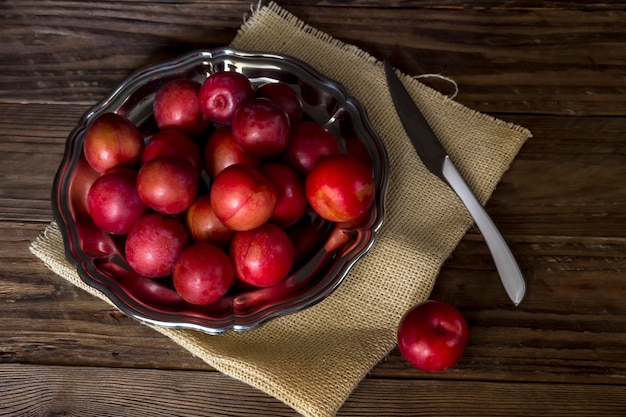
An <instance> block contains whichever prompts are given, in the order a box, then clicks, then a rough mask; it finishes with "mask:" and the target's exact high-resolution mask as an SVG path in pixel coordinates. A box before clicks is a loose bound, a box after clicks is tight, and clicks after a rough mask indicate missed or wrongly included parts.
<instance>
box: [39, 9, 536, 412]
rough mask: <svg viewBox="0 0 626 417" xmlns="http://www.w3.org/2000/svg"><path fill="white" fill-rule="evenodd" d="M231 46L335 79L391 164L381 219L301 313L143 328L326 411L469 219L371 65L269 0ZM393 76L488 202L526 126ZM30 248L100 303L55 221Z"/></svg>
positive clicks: (391, 331)
mask: <svg viewBox="0 0 626 417" xmlns="http://www.w3.org/2000/svg"><path fill="white" fill-rule="evenodd" d="M232 46H233V47H236V48H239V49H243V50H251V51H269V52H277V53H282V54H288V55H292V56H295V57H297V58H300V59H301V60H303V61H305V62H307V63H309V64H310V65H312V66H313V67H315V68H316V69H318V70H319V71H320V72H322V73H323V74H325V75H327V76H329V77H330V78H333V79H336V80H338V81H339V82H341V83H343V84H344V85H345V86H346V87H347V89H348V90H349V91H350V93H351V94H352V95H353V96H355V97H356V98H358V99H359V100H360V101H361V102H362V103H363V105H364V106H365V108H366V109H367V112H368V114H369V117H370V119H371V122H372V124H373V126H374V128H375V129H376V131H377V132H378V133H379V135H380V136H381V138H382V140H383V141H384V143H385V145H386V148H387V151H388V154H389V160H390V164H391V175H390V181H389V189H388V194H387V198H386V220H385V224H384V227H383V229H382V231H381V233H380V235H379V236H378V238H377V240H376V243H375V244H374V246H373V248H372V249H371V251H370V252H369V253H368V254H367V255H366V256H365V257H364V258H363V259H361V260H360V261H359V262H358V263H357V264H356V265H355V266H354V268H353V269H352V270H351V272H350V273H349V275H348V276H347V278H346V279H345V281H344V283H343V284H342V285H341V286H340V287H339V288H338V289H337V290H336V291H335V292H334V293H333V294H332V295H331V296H329V297H328V298H327V299H325V300H324V301H322V302H321V303H319V304H317V305H316V306H314V307H312V308H310V309H308V310H306V311H303V312H300V313H296V314H292V315H289V316H287V317H283V318H280V319H276V320H274V321H271V322H269V323H267V324H266V325H264V326H262V327H260V328H258V329H256V330H253V331H250V332H246V333H234V332H230V333H227V334H223V335H219V336H211V335H207V334H203V333H200V332H197V331H188V330H175V329H167V328H159V327H154V326H152V327H153V328H154V329H155V330H156V331H158V332H160V333H162V334H164V335H166V336H167V337H169V338H171V339H172V340H173V341H175V342H176V343H178V344H179V345H181V346H182V347H184V348H185V349H187V350H189V352H191V353H192V354H193V355H195V356H197V357H199V358H201V359H203V360H204V361H205V362H206V363H208V364H210V365H211V366H213V367H215V368H216V369H218V370H219V371H221V372H223V373H225V374H227V375H230V376H232V377H234V378H236V379H238V380H241V381H244V382H246V383H248V384H250V385H252V386H254V387H257V388H258V389H261V390H263V391H264V392H266V393H268V394H270V395H272V396H274V397H276V398H278V399H279V400H281V401H283V402H284V403H285V404H287V405H289V406H291V407H292V408H293V409H295V410H297V411H298V412H299V413H301V414H302V415H305V416H315V417H321V416H332V415H334V414H335V413H336V412H337V410H338V409H339V408H340V407H341V406H342V404H343V403H344V401H345V400H346V399H347V397H348V396H349V395H350V393H351V392H352V390H353V389H354V388H355V387H356V386H357V384H358V383H359V381H361V380H362V379H363V378H364V377H365V376H366V374H367V373H368V372H369V370H370V369H371V368H372V367H373V366H374V365H376V364H377V363H378V362H379V361H380V360H381V359H383V358H384V357H385V356H386V355H387V354H388V353H389V352H390V350H392V349H393V348H394V346H395V343H396V326H397V324H398V321H399V319H400V317H401V316H402V314H403V313H404V312H405V311H406V310H407V309H408V308H409V307H411V306H412V305H414V304H415V303H417V302H419V301H422V300H425V299H427V298H428V297H429V295H430V292H431V290H432V287H433V284H434V282H435V279H436V277H437V275H438V272H439V270H440V268H441V265H442V264H443V262H444V261H445V259H446V258H447V257H448V256H449V255H450V253H451V252H452V251H453V249H454V248H455V246H456V245H457V244H458V242H459V241H460V239H461V238H462V237H463V235H464V234H465V233H466V232H467V230H468V228H469V227H470V226H471V225H472V220H471V218H470V217H469V215H468V213H467V212H466V210H465V209H464V207H463V206H462V205H461V203H460V201H459V200H458V199H457V197H456V196H455V195H454V194H453V193H452V191H450V190H449V189H448V188H447V187H446V186H445V185H444V184H443V183H442V182H441V181H440V180H439V179H438V178H436V177H435V176H433V175H431V174H430V173H428V172H427V171H426V169H425V168H424V166H423V165H422V163H421V161H420V160H419V159H418V157H417V155H416V153H415V151H414V150H413V148H412V146H411V143H410V142H409V139H408V138H407V136H406V134H405V132H404V131H403V129H402V126H401V124H400V122H399V120H398V118H397V116H396V113H395V112H394V106H393V104H392V101H391V97H390V96H389V93H388V90H387V87H386V83H385V78H384V72H383V68H382V65H381V63H380V62H379V61H377V60H376V59H374V58H373V57H371V56H370V55H368V54H367V53H365V52H364V51H362V50H360V49H358V48H357V47H355V46H353V45H349V44H346V43H342V42H340V41H338V40H336V39H333V38H331V37H330V36H329V35H327V34H325V33H322V32H320V31H318V30H316V29H315V28H313V27H310V26H308V25H306V24H305V23H303V22H302V21H300V20H298V19H297V18H296V17H294V16H293V15H291V14H290V13H288V12H286V11H285V10H284V9H281V8H280V7H279V6H278V5H276V4H275V3H270V4H268V5H266V6H260V7H258V8H256V9H254V10H253V11H252V14H251V15H250V16H249V17H248V18H247V20H246V21H245V22H244V24H243V25H242V27H241V29H240V31H239V32H238V34H237V35H236V37H235V39H234V40H233V42H232ZM403 81H404V83H405V85H407V86H408V88H409V89H410V91H411V93H412V95H413V97H414V99H415V101H416V102H417V103H418V105H419V106H420V108H421V109H422V110H423V112H424V115H425V117H426V118H427V119H428V121H429V122H430V123H431V125H432V127H433V129H434V130H435V132H436V133H437V135H438V136H439V138H440V139H441V141H442V142H443V143H444V145H445V147H446V148H447V150H448V151H449V153H450V154H451V157H452V159H453V160H454V161H455V162H456V164H457V166H458V169H459V170H460V171H461V173H462V174H463V175H464V176H465V178H466V179H467V181H468V183H469V184H470V186H471V187H472V188H473V189H474V191H475V192H476V194H477V196H478V198H479V199H480V200H481V201H482V202H483V203H484V202H486V201H487V199H488V198H489V196H490V194H491V193H492V191H493V190H494V188H495V187H496V184H497V183H498V181H499V180H500V178H501V176H502V175H503V173H504V172H505V171H506V170H507V169H508V167H509V165H510V163H511V162H512V160H513V158H514V157H515V155H516V154H517V152H518V151H519V149H520V147H521V146H522V144H523V143H524V142H525V140H526V139H528V138H529V137H530V136H531V135H530V132H529V131H528V130H526V129H524V128H522V127H519V126H515V125H512V124H509V123H505V122H503V121H501V120H497V119H494V118H492V117H490V116H487V115H484V114H480V113H478V112H476V111H473V110H471V109H468V108H467V107H464V106H462V105H460V104H459V103H457V102H455V101H453V100H451V99H449V98H447V97H446V96H443V95H442V94H440V93H438V92H437V91H435V90H433V89H430V88H428V87H426V86H425V85H423V84H421V83H420V82H418V81H417V80H415V79H414V78H411V77H409V76H404V77H403ZM31 251H32V252H33V253H34V254H35V255H36V256H38V257H39V258H40V259H42V260H43V261H44V262H45V264H46V265H47V266H48V267H50V268H51V269H52V270H53V271H54V272H56V273H57V274H59V275H60V276H61V277H63V278H65V279H67V280H68V281H70V282H72V283H73V284H75V285H77V286H78V287H81V288H83V289H84V290H86V291H88V292H89V293H91V294H93V295H96V296H98V297H100V298H101V299H103V300H105V301H109V300H108V299H107V298H106V297H105V296H104V295H103V294H102V293H99V292H98V291H96V290H94V289H93V288H90V287H87V286H86V285H85V284H83V282H82V281H81V280H80V278H79V277H78V274H77V273H76V270H75V269H74V268H73V267H72V265H71V264H70V263H69V262H68V261H67V260H66V259H65V257H64V252H63V242H62V238H61V235H60V233H59V231H58V228H57V226H56V224H55V223H52V224H51V225H50V226H49V227H48V228H47V229H46V231H45V232H44V233H43V234H42V235H41V236H40V237H39V238H38V239H37V240H36V241H35V242H33V243H32V245H31ZM494 284H495V285H497V283H494ZM503 297H504V293H503ZM109 302H110V301H109ZM225 406H226V404H225Z"/></svg>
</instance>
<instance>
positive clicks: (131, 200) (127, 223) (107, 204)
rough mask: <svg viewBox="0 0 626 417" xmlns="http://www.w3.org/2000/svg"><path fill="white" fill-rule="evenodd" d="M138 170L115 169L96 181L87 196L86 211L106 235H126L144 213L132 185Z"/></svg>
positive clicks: (144, 209) (140, 201)
mask: <svg viewBox="0 0 626 417" xmlns="http://www.w3.org/2000/svg"><path fill="white" fill-rule="evenodd" d="M136 180H137V171H135V170H134V169H131V168H115V169H112V170H110V171H108V172H106V173H105V174H103V175H102V176H101V177H100V178H98V179H97V180H96V181H95V182H94V183H93V185H92V186H91V188H89V193H88V194H87V208H88V210H89V214H90V215H91V218H92V220H93V222H94V223H95V224H96V226H98V227H99V228H100V229H102V230H103V231H105V232H108V233H113V234H126V233H128V231H129V230H130V228H131V227H132V225H133V224H134V223H135V222H136V221H137V220H138V219H139V218H140V217H141V216H143V215H144V214H145V212H146V211H147V210H148V207H146V205H145V204H144V203H143V201H142V200H141V198H139V194H138V193H137V187H136V186H135V182H136Z"/></svg>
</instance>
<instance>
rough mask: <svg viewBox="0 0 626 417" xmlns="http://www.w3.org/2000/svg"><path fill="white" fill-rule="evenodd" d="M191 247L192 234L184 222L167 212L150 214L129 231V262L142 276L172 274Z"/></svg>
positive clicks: (126, 250)
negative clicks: (188, 247)
mask: <svg viewBox="0 0 626 417" xmlns="http://www.w3.org/2000/svg"><path fill="white" fill-rule="evenodd" d="M187 246H189V236H188V235H187V231H186V230H185V226H183V224H182V223H181V222H179V221H178V220H176V219H174V218H173V217H171V216H168V215H165V214H160V213H148V214H146V215H144V216H143V217H141V218H140V219H139V220H137V222H135V224H134V225H133V227H131V229H130V231H129V232H128V237H127V239H126V247H125V254H126V261H127V262H128V264H129V265H130V267H131V268H132V269H133V270H134V271H135V272H137V273H138V274H139V275H143V276H145V277H148V278H160V277H164V276H167V275H169V274H171V273H172V271H173V270H174V264H175V263H176V260H177V259H178V257H179V256H180V254H181V253H182V252H183V250H184V249H185V248H186V247H187Z"/></svg>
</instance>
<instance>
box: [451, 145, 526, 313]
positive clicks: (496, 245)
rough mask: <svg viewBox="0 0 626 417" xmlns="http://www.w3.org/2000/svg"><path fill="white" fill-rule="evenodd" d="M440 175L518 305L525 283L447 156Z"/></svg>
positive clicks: (486, 217) (487, 215)
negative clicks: (486, 248)
mask: <svg viewBox="0 0 626 417" xmlns="http://www.w3.org/2000/svg"><path fill="white" fill-rule="evenodd" d="M443 176H444V177H445V179H446V181H447V182H448V184H449V185H450V187H451V188H452V189H453V190H454V192H455V193H456V194H457V195H458V196H459V198H460V199H461V201H462V202H463V204H464V205H465V207H466V208H467V211H468V212H469V213H470V215H471V216H472V218H473V219H474V221H475V222H476V225H477V226H478V229H480V232H481V233H482V235H483V237H484V238H485V242H486V243H487V247H488V248H489V251H490V252H491V256H492V257H493V260H494V262H495V264H496V268H497V270H498V274H499V275H500V280H501V281H502V284H503V285H504V289H505V290H506V292H507V294H508V295H509V297H510V298H511V301H513V304H515V305H516V306H517V305H519V303H521V302H522V299H523V298H524V294H525V293H526V282H525V281H524V277H523V276H522V272H521V271H520V269H519V266H518V264H517V262H516V261H515V258H514V257H513V254H512V253H511V250H510V249H509V246H508V245H507V244H506V241H505V240H504V238H503V237H502V235H501V234H500V231H499V230H498V228H497V227H496V225H495V224H494V223H493V221H492V220H491V217H489V214H487V212H486V211H485V208H484V207H483V206H482V204H480V202H479V201H478V199H477V198H476V196H475V195H474V193H473V192H472V190H471V189H470V188H469V186H468V185H467V183H466V182H465V180H464V179H463V176H461V173H460V172H459V171H458V170H457V169H456V167H455V166H454V164H453V163H452V161H451V160H450V158H449V157H448V156H446V158H445V160H444V163H443Z"/></svg>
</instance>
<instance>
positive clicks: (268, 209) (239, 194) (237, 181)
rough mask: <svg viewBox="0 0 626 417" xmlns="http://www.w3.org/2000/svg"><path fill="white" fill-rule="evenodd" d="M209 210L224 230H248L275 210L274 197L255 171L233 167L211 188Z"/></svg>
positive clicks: (254, 169) (265, 182)
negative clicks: (222, 224) (225, 228)
mask: <svg viewBox="0 0 626 417" xmlns="http://www.w3.org/2000/svg"><path fill="white" fill-rule="evenodd" d="M210 196H211V206H212V207H213V210H214V211H215V215H216V216H217V218H218V219H220V221H221V222H222V223H224V225H225V226H226V227H228V228H229V229H232V230H235V231H242V230H250V229H254V228H255V227H259V226H260V225H262V224H263V223H265V222H267V221H268V220H269V218H270V217H271V216H272V212H273V211H274V207H275V206H276V200H277V193H276V189H275V188H274V186H273V185H272V184H271V183H270V181H269V180H268V179H267V178H265V176H263V175H262V174H261V173H260V172H259V171H258V170H257V169H256V168H254V167H251V166H249V165H243V164H235V165H231V166H229V167H228V168H226V169H224V170H223V171H222V172H220V173H219V174H218V175H217V177H216V178H215V181H214V182H213V185H212V186H211V192H210Z"/></svg>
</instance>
